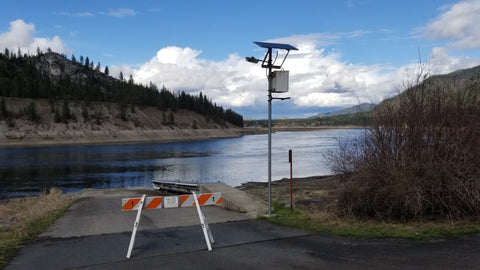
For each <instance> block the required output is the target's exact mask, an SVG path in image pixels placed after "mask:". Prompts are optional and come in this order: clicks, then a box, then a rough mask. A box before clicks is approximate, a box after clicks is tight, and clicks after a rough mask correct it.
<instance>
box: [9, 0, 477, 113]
mask: <svg viewBox="0 0 480 270" xmlns="http://www.w3.org/2000/svg"><path fill="white" fill-rule="evenodd" d="M477 14H480V0H465V1H458V0H457V1H438V0H436V1H434V0H422V1H410V0H405V1H384V0H383V1H381V0H378V1H377V0H349V1H333V0H332V1H302V0H299V1H283V0H277V1H261V0H255V1H220V0H217V1H213V0H211V1H208V0H206V1H122V0H116V1H89V0H87V1H70V0H67V1H65V0H63V1H22V0H16V1H6V2H4V3H2V8H1V9H0V49H2V50H3V48H4V47H8V48H9V49H11V50H14V51H16V50H17V49H18V48H21V49H22V51H23V52H35V51H36V48H37V47H41V48H42V49H44V50H46V48H48V47H50V48H52V49H53V50H54V51H58V52H62V53H65V54H67V55H68V56H71V55H72V54H75V56H76V57H77V58H78V57H80V56H84V57H87V56H88V57H89V59H90V60H91V61H94V63H97V62H100V64H101V66H102V67H104V66H105V65H108V66H109V69H110V74H111V75H113V76H118V74H119V73H120V71H122V72H123V73H124V74H125V75H127V76H129V75H130V74H131V75H132V76H133V77H134V79H135V81H136V82H139V83H144V84H148V83H149V82H153V83H155V84H157V85H159V86H162V85H165V86H166V87H167V88H169V89H170V90H173V91H178V90H184V91H187V92H190V93H193V94H196V93H199V92H200V91H201V92H203V93H204V94H206V95H207V96H208V97H209V98H210V99H212V100H213V101H214V102H216V103H217V104H219V105H222V106H224V107H228V108H232V109H234V110H235V111H237V112H239V113H241V114H242V115H244V116H245V117H249V118H257V119H258V118H266V108H267V107H266V88H267V80H266V78H265V72H264V70H262V69H261V68H260V66H258V65H253V64H250V63H247V62H245V60H244V57H245V56H255V57H257V58H261V57H263V55H264V53H265V51H264V50H263V49H261V48H258V47H257V46H255V45H254V44H253V43H252V42H253V41H270V42H282V43H290V44H292V45H294V46H296V47H298V48H299V51H297V52H292V53H291V54H290V56H289V57H288V59H287V60H286V62H285V66H284V68H285V69H286V70H289V71H290V92H289V93H288V94H287V95H288V96H290V97H291V100H289V101H278V102H274V107H273V114H274V118H279V117H284V116H287V117H308V116H311V115H314V114H316V113H318V112H323V111H328V110H332V108H338V107H347V106H353V105H356V104H358V103H361V102H379V101H381V100H382V99H384V98H386V97H389V96H392V95H394V94H395V93H398V91H400V90H401V85H404V84H405V82H406V81H408V80H410V79H411V78H412V74H413V73H414V72H415V66H416V63H417V62H418V59H419V57H420V58H421V59H422V61H423V62H427V63H428V65H429V71H430V73H431V74H439V73H447V72H451V71H454V70H457V69H459V68H468V67H472V66H475V65H479V64H480V27H479V26H480V16H478V15H477ZM280 53H282V52H280Z"/></svg>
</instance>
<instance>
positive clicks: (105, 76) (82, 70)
mask: <svg viewBox="0 0 480 270" xmlns="http://www.w3.org/2000/svg"><path fill="white" fill-rule="evenodd" d="M101 69H102V70H103V71H101ZM119 77H120V78H119V79H116V78H113V77H111V76H110V75H109V69H108V66H105V68H101V65H100V63H97V64H95V65H94V64H93V61H90V60H89V58H88V57H86V58H85V59H84V57H83V56H81V57H80V58H79V59H78V60H77V59H76V57H75V56H74V55H72V57H71V60H70V59H68V58H67V56H66V55H63V54H58V53H55V52H52V51H51V50H48V51H47V52H46V53H44V52H42V51H40V50H37V54H36V55H27V54H23V55H22V52H21V51H20V49H19V51H18V52H16V53H15V52H11V51H9V50H8V49H5V51H3V52H0V96H4V97H16V98H32V99H37V98H45V99H49V100H50V101H52V102H53V101H55V102H56V101H58V100H60V99H61V100H74V101H82V102H83V103H84V104H88V103H89V102H91V101H101V102H114V103H118V104H119V108H121V110H126V109H127V107H128V105H131V106H133V105H137V106H142V105H144V106H155V107H157V108H158V109H160V110H164V111H165V110H167V109H170V110H173V111H175V110H178V109H185V110H190V111H194V112H197V113H199V114H202V115H205V116H207V117H210V118H212V119H213V120H214V121H216V122H219V123H221V122H225V121H226V122H230V123H231V124H234V125H236V126H239V127H242V126H243V117H242V116H241V115H239V114H237V113H236V112H234V111H232V110H231V109H224V108H223V107H221V106H217V105H216V104H215V103H212V101H211V100H209V99H208V98H207V96H206V95H204V94H202V93H201V92H200V93H199V94H198V95H196V96H195V95H190V94H187V93H185V92H184V91H180V92H177V93H173V92H171V91H169V90H168V89H167V88H166V87H165V86H163V87H162V88H161V89H160V90H159V89H158V88H157V86H156V85H154V84H153V83H150V84H149V85H148V86H146V85H142V84H138V83H135V82H134V79H133V77H132V76H131V75H130V77H129V78H128V79H126V78H124V75H123V74H122V73H120V74H119Z"/></svg>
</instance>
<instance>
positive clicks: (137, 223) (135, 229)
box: [127, 194, 146, 258]
mask: <svg viewBox="0 0 480 270" xmlns="http://www.w3.org/2000/svg"><path fill="white" fill-rule="evenodd" d="M145 196H146V195H145V194H144V195H143V196H142V199H141V200H140V203H139V206H138V212H137V218H136V219H135V223H134V224H133V231H132V237H131V238H130V245H129V246H128V252H127V258H130V255H132V249H133V244H134V243H135V235H136V234H137V229H138V225H139V224H140V216H141V215H142V209H143V203H144V202H145Z"/></svg>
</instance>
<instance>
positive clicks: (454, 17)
mask: <svg viewBox="0 0 480 270" xmlns="http://www.w3.org/2000/svg"><path fill="white" fill-rule="evenodd" d="M442 10H443V11H444V12H443V13H442V14H440V15H439V16H438V17H437V18H435V19H434V20H433V21H431V22H430V23H429V24H428V25H427V26H426V27H425V35H426V37H427V38H430V39H433V40H454V42H453V43H451V46H453V47H454V48H457V49H473V48H478V47H480V31H478V26H479V25H480V16H479V15H478V14H480V1H479V0H465V1H461V2H459V3H457V4H455V5H452V6H444V7H443V8H442Z"/></svg>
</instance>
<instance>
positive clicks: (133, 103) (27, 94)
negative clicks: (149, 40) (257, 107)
mask: <svg viewBox="0 0 480 270" xmlns="http://www.w3.org/2000/svg"><path fill="white" fill-rule="evenodd" d="M0 99H1V104H0V105H1V108H0V144H31V143H69V142H70V143H71V142H85V143H88V142H89V141H93V142H97V141H98V142H109V141H114V142H117V141H125V142H127V141H149V140H156V141H159V140H160V141H165V140H168V141H170V140H178V139H201V138H213V137H231V136H238V135H241V134H243V131H242V130H241V128H242V127H243V117H242V116H241V115H239V114H237V113H235V112H234V111H232V110H230V109H224V108H222V107H221V106H217V105H216V104H215V103H213V102H212V101H211V100H209V99H208V98H207V97H206V96H205V95H203V94H202V93H201V92H200V93H199V95H197V96H194V95H190V94H187V93H185V92H184V91H180V92H176V93H173V92H170V91H169V90H168V89H166V88H165V87H162V89H158V88H157V86H156V85H153V84H151V83H150V85H148V86H145V85H142V84H137V83H135V82H134V80H133V78H132V76H130V78H129V79H125V78H124V77H123V74H120V79H116V78H114V77H111V76H110V75H109V71H108V66H106V67H105V68H103V71H101V68H100V63H98V64H97V65H94V64H93V62H91V61H90V60H89V59H88V57H87V58H86V59H85V60H84V59H83V56H81V57H80V61H77V59H76V58H75V56H73V55H72V58H71V60H70V59H68V58H67V57H66V56H65V55H61V54H58V53H55V52H51V51H49V52H46V53H43V52H41V51H39V52H38V54H37V55H35V56H32V55H23V56H22V55H15V54H14V53H12V52H9V51H8V50H5V51H4V52H0Z"/></svg>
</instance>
